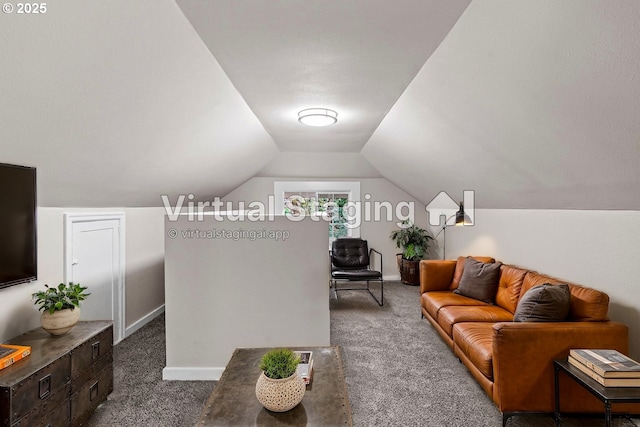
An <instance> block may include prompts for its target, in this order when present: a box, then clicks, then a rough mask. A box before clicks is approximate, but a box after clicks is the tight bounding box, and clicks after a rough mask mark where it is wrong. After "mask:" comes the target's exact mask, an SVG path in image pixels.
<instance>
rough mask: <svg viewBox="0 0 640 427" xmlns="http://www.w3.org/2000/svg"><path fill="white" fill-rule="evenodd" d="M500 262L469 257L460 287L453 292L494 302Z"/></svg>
mask: <svg viewBox="0 0 640 427" xmlns="http://www.w3.org/2000/svg"><path fill="white" fill-rule="evenodd" d="M501 265H502V263H499V262H489V263H485V262H480V261H476V260H475V259H473V258H471V257H468V258H467V259H466V260H465V262H464V270H463V272H462V277H461V278H460V284H459V285H458V288H457V289H455V290H454V291H453V292H454V293H456V294H459V295H464V296H465V297H469V298H473V299H477V300H480V301H484V302H487V303H489V304H493V302H494V301H495V299H496V292H497V291H498V283H499V280H500V266H501Z"/></svg>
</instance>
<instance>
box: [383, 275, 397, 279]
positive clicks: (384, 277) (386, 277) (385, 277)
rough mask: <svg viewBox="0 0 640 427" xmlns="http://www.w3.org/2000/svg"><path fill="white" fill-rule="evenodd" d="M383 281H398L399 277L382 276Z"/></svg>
mask: <svg viewBox="0 0 640 427" xmlns="http://www.w3.org/2000/svg"><path fill="white" fill-rule="evenodd" d="M382 279H383V280H400V275H395V276H382Z"/></svg>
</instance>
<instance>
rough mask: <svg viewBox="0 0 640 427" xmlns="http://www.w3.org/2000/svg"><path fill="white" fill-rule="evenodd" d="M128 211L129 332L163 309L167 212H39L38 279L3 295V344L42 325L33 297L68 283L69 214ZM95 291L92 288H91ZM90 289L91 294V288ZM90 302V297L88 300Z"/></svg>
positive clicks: (0, 333) (0, 329)
mask: <svg viewBox="0 0 640 427" xmlns="http://www.w3.org/2000/svg"><path fill="white" fill-rule="evenodd" d="M65 212H69V213H71V212H74V213H78V212H83V213H95V212H124V213H125V223H126V233H127V235H126V236H125V239H126V247H125V263H126V265H125V286H126V293H125V309H126V313H125V325H126V327H127V331H126V332H127V333H131V331H132V330H134V329H135V328H137V327H138V326H139V325H140V323H141V322H144V321H146V320H147V319H148V317H150V316H149V315H150V314H151V315H152V314H153V313H157V312H158V311H159V310H161V309H162V306H163V304H164V238H163V221H164V209H162V208H113V209H83V208H68V209H66V208H38V280H37V281H36V282H33V283H27V284H22V285H17V286H13V287H11V288H7V289H2V290H0V299H1V300H2V303H3V307H4V309H3V310H1V311H0V342H5V341H6V340H8V339H10V338H12V337H14V336H16V335H19V334H22V333H23V332H26V331H27V330H30V329H33V328H36V327H38V326H40V314H39V312H38V311H37V309H36V307H35V306H34V305H33V301H32V300H31V294H32V293H33V292H35V291H37V290H40V289H42V288H44V284H45V283H46V284H49V285H52V284H53V285H55V284H58V283H60V282H62V281H63V279H64V277H63V271H64V213H65ZM86 285H88V286H89V288H90V287H91V284H86ZM89 290H90V289H89ZM89 298H91V297H89Z"/></svg>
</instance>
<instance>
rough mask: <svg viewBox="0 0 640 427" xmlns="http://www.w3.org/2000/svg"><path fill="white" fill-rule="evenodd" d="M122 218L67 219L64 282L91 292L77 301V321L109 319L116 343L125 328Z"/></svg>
mask: <svg viewBox="0 0 640 427" xmlns="http://www.w3.org/2000/svg"><path fill="white" fill-rule="evenodd" d="M123 219H124V218H123V217H122V218H116V219H114V218H113V217H108V216H103V217H100V218H98V217H88V218H87V217H82V218H80V217H78V216H70V217H68V218H67V230H68V231H67V248H66V251H65V252H66V254H67V260H66V263H65V264H66V267H67V269H66V270H67V271H66V273H67V274H66V281H67V282H74V283H80V284H81V285H82V286H87V288H88V289H87V292H88V293H90V294H91V295H90V296H89V297H88V298H87V299H86V300H85V301H82V302H81V303H80V307H81V309H82V312H81V316H80V320H112V321H113V332H114V342H115V343H117V342H119V341H120V340H121V339H122V338H123V331H124V325H123V322H124V316H123V313H124V307H123V305H124V298H123V292H124V289H123V285H124V284H123V281H124V280H123V277H124V276H123V274H122V272H123V271H124V265H122V264H123V259H124V258H123V257H122V256H121V255H123V254H121V251H122V247H123V246H122V243H123V241H124V237H123V236H122V230H121V228H122V226H123V224H122V220H123ZM69 230H70V232H69Z"/></svg>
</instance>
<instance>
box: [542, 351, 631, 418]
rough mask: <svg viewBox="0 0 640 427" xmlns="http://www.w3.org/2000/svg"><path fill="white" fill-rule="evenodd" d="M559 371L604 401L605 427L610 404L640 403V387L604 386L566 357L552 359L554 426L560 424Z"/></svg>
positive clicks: (609, 413)
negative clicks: (573, 364)
mask: <svg viewBox="0 0 640 427" xmlns="http://www.w3.org/2000/svg"><path fill="white" fill-rule="evenodd" d="M560 371H562V372H564V373H565V374H567V375H568V376H569V377H570V378H572V379H573V380H574V381H576V382H577V383H578V384H580V385H581V386H582V387H584V388H585V389H586V390H588V391H589V392H590V393H591V394H593V395H594V396H595V397H597V398H598V399H599V400H600V401H601V402H602V403H604V419H605V424H606V426H607V427H611V404H613V403H640V387H605V386H603V385H602V384H600V383H599V382H597V381H596V380H594V379H593V378H590V377H589V376H588V375H586V374H585V373H583V372H581V371H580V370H579V369H578V368H575V367H574V366H572V365H571V364H570V363H569V362H568V361H567V359H564V360H554V361H553V378H554V386H555V419H556V426H558V425H560V384H559V381H558V380H559V374H560Z"/></svg>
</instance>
